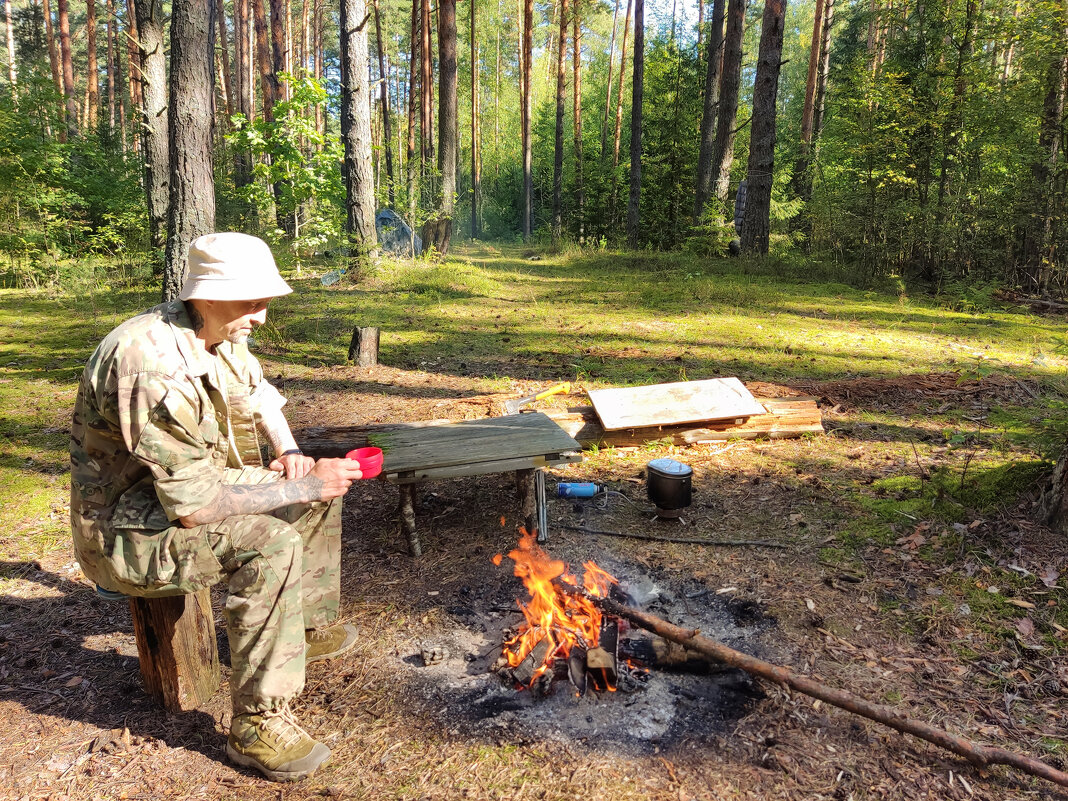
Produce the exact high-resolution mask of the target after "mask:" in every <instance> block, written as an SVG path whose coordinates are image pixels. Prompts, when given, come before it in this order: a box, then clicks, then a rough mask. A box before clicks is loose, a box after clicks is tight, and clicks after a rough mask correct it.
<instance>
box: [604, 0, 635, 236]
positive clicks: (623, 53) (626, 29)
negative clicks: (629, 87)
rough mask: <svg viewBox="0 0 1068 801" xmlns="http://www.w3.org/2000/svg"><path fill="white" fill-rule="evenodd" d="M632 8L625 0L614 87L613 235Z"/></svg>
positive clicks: (610, 206) (610, 218)
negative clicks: (625, 8)
mask: <svg viewBox="0 0 1068 801" xmlns="http://www.w3.org/2000/svg"><path fill="white" fill-rule="evenodd" d="M633 8H634V0H627V15H626V19H625V20H624V22H623V44H622V46H621V47H620V50H619V77H618V81H619V83H618V84H617V85H616V127H615V133H614V134H613V137H612V174H611V181H612V195H611V197H610V199H609V201H608V227H609V232H610V233H613V234H614V229H615V226H616V221H617V219H618V218H617V216H616V209H617V208H618V200H619V175H618V174H617V172H618V170H619V142H620V139H622V137H623V82H624V80H625V78H626V77H627V36H628V35H629V34H630V19H631V10H632V9H633Z"/></svg>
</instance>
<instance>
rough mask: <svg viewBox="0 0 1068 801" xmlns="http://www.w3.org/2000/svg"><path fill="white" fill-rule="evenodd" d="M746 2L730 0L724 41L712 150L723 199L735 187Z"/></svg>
mask: <svg viewBox="0 0 1068 801" xmlns="http://www.w3.org/2000/svg"><path fill="white" fill-rule="evenodd" d="M745 5H747V0H729V2H728V3H727V32H726V37H725V38H724V41H723V77H722V78H721V79H720V80H721V90H720V111H719V115H718V116H717V120H716V147H714V150H713V151H712V175H713V176H714V179H716V198H717V199H718V200H719V201H721V202H723V201H726V199H727V190H728V189H729V187H731V167H732V164H733V163H734V139H735V133H737V131H736V130H735V123H736V122H737V119H738V89H739V82H740V81H741V44H742V33H743V31H744V26H745Z"/></svg>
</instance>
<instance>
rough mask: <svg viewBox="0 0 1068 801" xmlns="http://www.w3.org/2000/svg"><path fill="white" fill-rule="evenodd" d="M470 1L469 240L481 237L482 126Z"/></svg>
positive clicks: (475, 37)
mask: <svg viewBox="0 0 1068 801" xmlns="http://www.w3.org/2000/svg"><path fill="white" fill-rule="evenodd" d="M476 5H477V0H471V11H470V14H471V238H472V239H478V238H479V237H480V236H482V221H481V213H482V126H481V124H480V119H479V115H480V105H481V102H482V99H481V93H482V89H481V86H480V81H479V73H480V66H479V48H478V36H477V31H476V28H475V6H476Z"/></svg>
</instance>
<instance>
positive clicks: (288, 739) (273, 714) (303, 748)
mask: <svg viewBox="0 0 1068 801" xmlns="http://www.w3.org/2000/svg"><path fill="white" fill-rule="evenodd" d="M226 755H227V756H228V757H230V759H231V760H232V761H233V762H235V763H237V764H238V765H244V766H245V767H249V768H255V769H256V770H258V771H259V772H260V773H262V774H263V775H264V776H266V777H267V778H268V779H270V780H271V781H275V782H286V781H296V780H297V779H303V778H304V777H305V776H309V775H311V774H312V773H314V772H315V770H316V769H317V768H318V767H319V766H320V765H322V764H323V763H324V762H326V760H327V759H329V758H330V749H329V748H327V747H326V746H325V745H323V744H322V743H319V742H316V741H315V740H313V739H312V737H311V735H310V734H308V732H306V731H304V729H302V728H301V727H300V724H299V723H297V719H296V717H294V715H293V713H292V712H291V711H290V710H289V707H288V706H286V705H285V704H283V705H282V706H280V707H278V708H277V709H271V710H267V711H265V712H250V713H246V714H243V715H234V720H233V723H231V724H230V736H229V738H228V739H227V741H226Z"/></svg>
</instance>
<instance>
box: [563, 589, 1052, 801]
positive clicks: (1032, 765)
mask: <svg viewBox="0 0 1068 801" xmlns="http://www.w3.org/2000/svg"><path fill="white" fill-rule="evenodd" d="M557 586H558V587H560V588H561V589H562V590H563V591H564V592H567V593H571V594H580V595H583V596H584V597H585V598H587V599H588V600H589V601H591V602H592V603H593V604H595V605H596V606H597V607H598V608H600V609H601V611H603V612H607V613H609V614H611V615H615V616H616V617H621V618H624V619H625V620H629V621H630V622H631V623H633V624H634V625H636V626H639V627H640V628H643V629H645V630H647V631H651V632H653V633H654V634H658V635H659V636H661V637H663V638H664V639H665V640H671V641H672V642H677V643H679V644H680V645H682V646H684V647H685V648H689V649H690V650H691V651H696V652H697V653H700V654H704V655H705V656H708V657H711V658H712V659H715V660H717V661H719V662H723V663H724V664H727V665H730V666H731V667H736V668H740V669H741V670H744V671H745V672H746V673H749V674H751V675H754V676H759V677H761V678H763V679H767V680H768V681H771V682H774V683H775V684H781V685H783V686H785V687H789V688H790V689H792V690H797V691H798V692H801V693H804V694H805V695H809V696H811V697H813V698H818V699H820V700H821V701H825V702H826V703H828V704H831V705H833V706H837V707H839V708H841V709H845V710H846V711H847V712H852V713H853V714H855V715H862V716H863V717H866V718H870V719H871V720H874V721H876V722H878V723H882V724H883V725H884V726H889V727H890V728H892V729H896V730H897V731H900V732H904V733H905V734H911V735H913V736H915V737H919V738H920V739H921V740H926V741H927V742H929V743H933V744H934V745H937V746H939V747H940V748H945V749H947V750H949V751H952V752H953V753H955V754H958V755H960V756H962V757H964V758H965V759H967V760H968V761H969V762H971V763H972V764H974V765H978V766H979V767H983V766H985V765H1009V766H1011V767H1014V768H1017V769H1018V770H1021V771H1023V772H1024V773H1028V774H1030V775H1032V776H1038V777H1040V778H1043V779H1047V780H1048V781H1051V782H1053V783H1054V784H1059V785H1061V786H1062V787H1068V773H1064V772H1062V771H1059V770H1057V769H1056V768H1053V767H1050V766H1049V765H1047V764H1046V763H1045V762H1041V761H1039V760H1037V759H1033V758H1032V757H1028V756H1024V755H1023V754H1017V753H1015V752H1013V751H1007V750H1005V749H1003V748H994V747H991V746H986V745H979V744H978V743H975V742H972V741H971V740H969V739H967V738H965V737H960V736H958V735H956V734H950V733H949V732H948V731H945V730H944V729H939V728H938V727H937V726H932V725H930V724H929V723H924V722H923V721H921V720H916V719H915V718H910V717H906V716H905V715H904V714H902V712H900V711H899V710H897V709H894V708H892V707H888V706H884V705H882V704H874V703H872V702H870V701H866V700H865V699H863V698H860V697H858V696H856V695H853V694H852V693H849V692H846V691H845V690H836V689H834V688H833V687H828V686H826V685H825V684H821V683H820V682H818V681H815V680H814V679H810V678H807V677H805V676H799V675H797V674H796V673H791V672H790V671H789V670H787V669H786V668H784V667H781V666H780V665H775V664H772V663H771V662H765V661H764V660H763V659H757V658H756V657H755V656H749V655H748V654H743V653H742V652H741V651H735V650H734V649H733V648H729V647H728V646H726V645H724V644H723V643H721V642H718V641H716V640H712V639H709V638H708V637H702V636H701V635H700V634H698V632H697V630H696V629H685V628H682V627H681V626H676V625H674V624H672V623H668V622H667V621H666V620H663V619H661V618H658V617H656V616H655V615H650V614H648V613H646V612H642V611H640V610H638V609H634V608H632V607H629V606H624V605H623V604H620V603H617V602H615V601H613V600H611V599H609V598H599V597H595V596H592V595H589V594H588V593H586V592H585V591H583V590H581V589H579V588H578V587H574V586H571V585H569V584H564V583H562V582H558V583H557Z"/></svg>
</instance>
